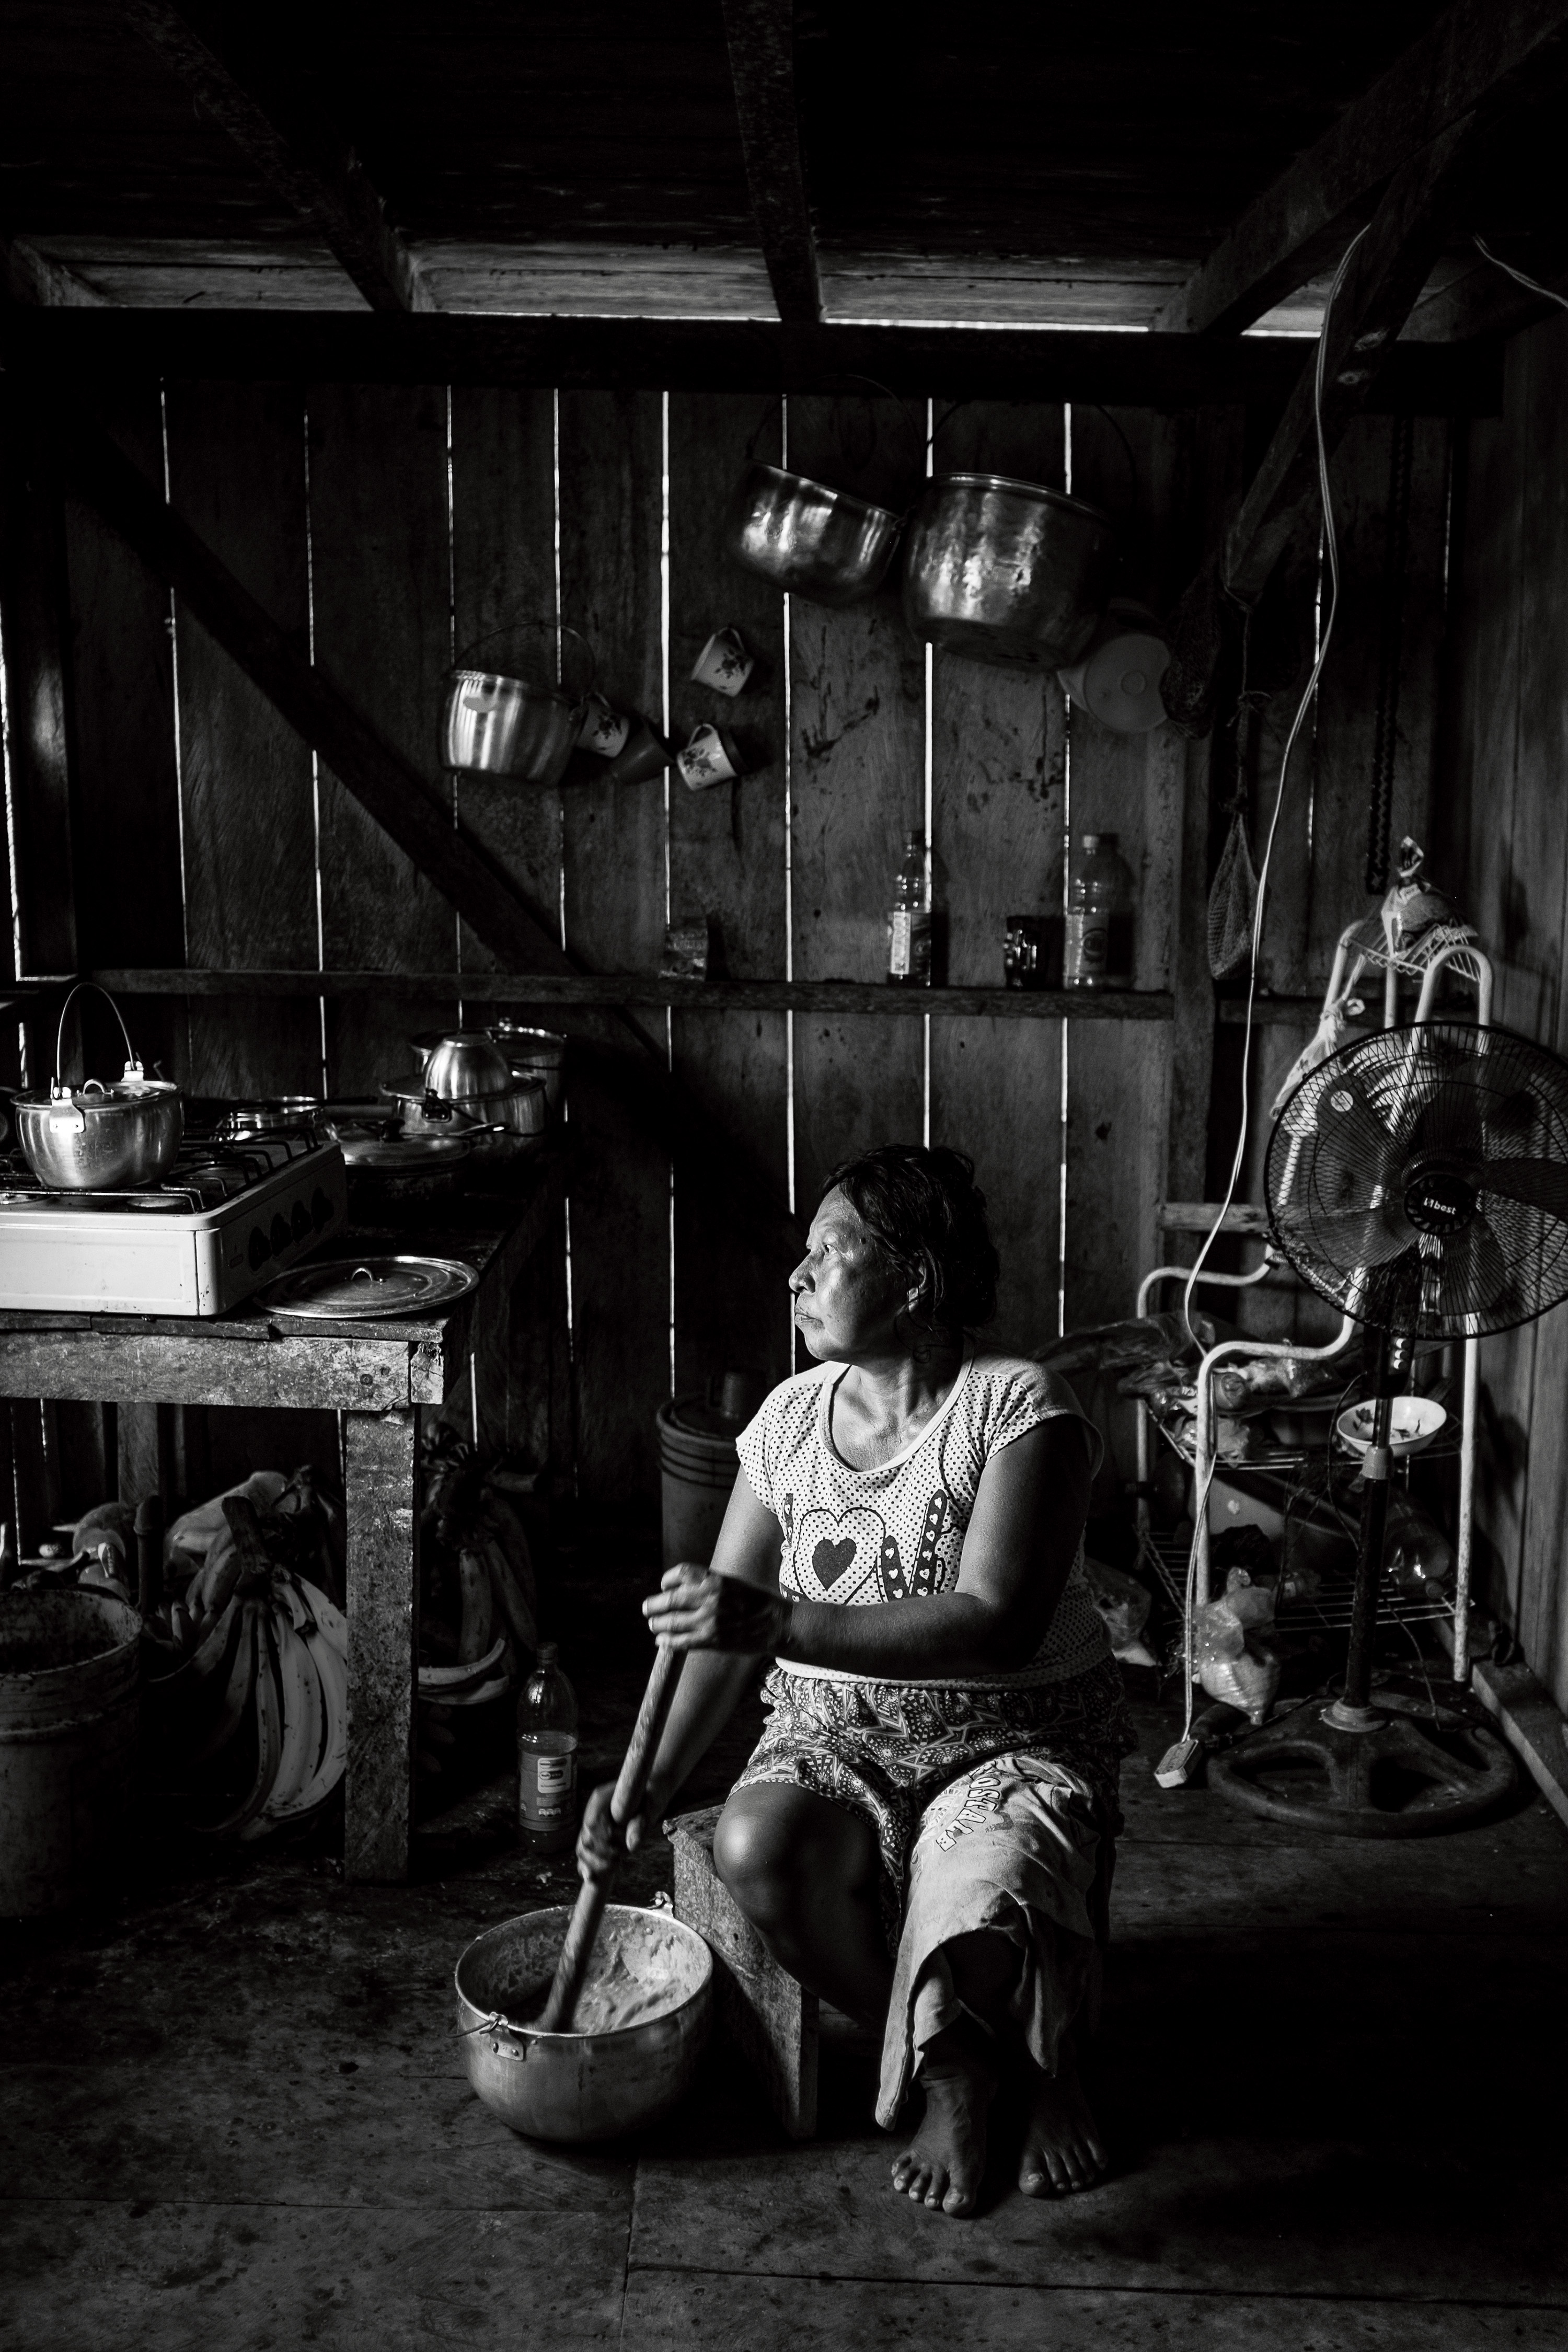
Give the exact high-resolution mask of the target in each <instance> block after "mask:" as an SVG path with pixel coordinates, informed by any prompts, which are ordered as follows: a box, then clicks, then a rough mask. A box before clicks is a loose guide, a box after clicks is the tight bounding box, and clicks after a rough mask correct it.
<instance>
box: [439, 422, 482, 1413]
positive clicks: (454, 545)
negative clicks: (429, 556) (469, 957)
mask: <svg viewBox="0 0 1568 2352" xmlns="http://www.w3.org/2000/svg"><path fill="white" fill-rule="evenodd" d="M446 391H447V662H448V663H449V665H450V666H451V667H452V668H453V669H456V668H457V667H458V506H457V489H456V483H455V479H454V475H453V466H452V387H451V385H450V384H447V387H446ZM447 790H448V792H449V793H451V796H452V830H453V832H454V833H456V832H457V830H458V825H459V824H460V822H461V816H460V810H459V803H458V792H459V785H458V772H457V770H456V769H455V768H454V769H453V771H452V773H451V776H450V778H449V780H448V782H447ZM452 957H453V965H452V968H453V970H454V971H456V972H457V973H458V1028H459V1029H465V1028H467V1026H468V1014H467V1011H466V1007H465V1000H464V997H463V991H462V979H461V975H462V970H463V919H462V917H461V915H459V914H458V910H457V908H453V909H452ZM474 1415H475V1419H474V1432H475V1438H476V1442H477V1439H478V1434H479V1407H478V1405H477V1404H476V1405H475V1407H474Z"/></svg>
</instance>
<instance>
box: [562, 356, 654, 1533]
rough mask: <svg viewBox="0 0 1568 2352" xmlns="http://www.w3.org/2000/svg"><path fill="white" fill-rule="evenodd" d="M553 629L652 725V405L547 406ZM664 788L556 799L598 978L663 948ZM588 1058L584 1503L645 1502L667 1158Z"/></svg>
mask: <svg viewBox="0 0 1568 2352" xmlns="http://www.w3.org/2000/svg"><path fill="white" fill-rule="evenodd" d="M560 417H561V435H560V452H561V457H560V465H561V475H560V479H561V526H560V528H561V602H562V616H563V619H564V620H565V621H567V622H568V623H570V625H572V626H573V627H574V628H577V629H580V630H582V631H583V632H584V635H585V636H586V637H587V638H588V640H589V642H590V644H591V645H592V646H594V647H595V652H596V654H597V657H598V665H599V677H600V681H601V684H602V687H603V689H604V692H605V695H606V697H607V698H608V699H609V700H610V702H611V703H612V704H613V705H614V706H615V707H616V709H622V710H626V711H637V712H638V713H640V714H642V715H643V716H645V717H647V718H649V719H651V721H652V723H653V725H654V727H655V728H656V729H657V728H658V727H660V726H662V724H663V718H664V711H663V700H664V680H663V661H662V646H661V635H662V632H661V625H660V610H661V594H660V573H659V561H660V547H659V541H660V522H661V513H662V507H663V495H662V478H663V470H664V447H663V442H664V431H663V403H662V400H661V399H660V398H659V397H658V395H655V394H605V393H574V394H563V395H562V398H561V409H560ZM665 790H666V786H665V782H664V780H663V779H662V778H661V777H658V776H655V777H653V778H651V779H649V780H648V781H647V782H643V783H634V784H618V783H613V782H605V781H604V780H603V779H602V778H585V779H584V781H582V782H574V783H573V784H572V785H571V787H570V788H569V789H568V791H567V793H566V795H565V800H564V803H563V838H562V861H563V901H564V908H565V924H566V940H567V945H568V948H569V950H571V952H572V953H573V955H574V957H576V958H577V959H579V960H580V961H583V962H584V963H586V964H589V965H592V966H597V967H598V968H599V969H600V970H605V969H608V970H611V971H614V970H615V969H616V968H617V967H620V968H622V969H625V970H630V971H639V970H640V971H654V970H656V969H657V968H658V959H659V954H660V950H661V949H662V945H663V940H664V927H665V922H666V919H667V916H666V904H665ZM609 1075H610V1074H607V1073H606V1072H605V1067H604V1065H603V1062H602V1061H589V1060H588V1059H587V1057H585V1056H580V1057H579V1059H578V1064H577V1068H576V1073H575V1075H574V1079H573V1084H572V1102H571V1130H572V1139H573V1142H574V1147H576V1149H575V1150H574V1165H573V1173H572V1179H571V1203H570V1206H571V1221H572V1223H571V1233H572V1288H573V1299H574V1332H575V1334H576V1339H577V1344H576V1346H575V1349H574V1362H575V1367H576V1376H577V1447H578V1470H579V1477H580V1482H581V1491H582V1492H583V1493H584V1495H585V1496H588V1497H589V1498H590V1499H591V1500H592V1501H594V1502H603V1503H615V1504H621V1503H626V1502H631V1501H651V1500H652V1498H653V1496H654V1495H655V1494H656V1493H657V1491H658V1487H657V1471H656V1456H655V1446H654V1415H655V1413H656V1412H657V1411H658V1405H659V1403H660V1402H661V1401H662V1399H663V1398H664V1397H665V1396H666V1395H667V1394H668V1386H669V1156H668V1150H666V1149H664V1148H662V1147H661V1145H660V1143H659V1142H658V1140H656V1139H654V1138H653V1137H651V1136H650V1135H649V1134H648V1133H647V1131H646V1129H642V1128H639V1126H638V1124H637V1121H636V1120H635V1119H634V1118H632V1117H631V1116H630V1115H629V1113H628V1111H627V1109H626V1104H625V1101H624V1099H623V1098H622V1097H621V1096H620V1094H619V1092H618V1090H616V1088H615V1087H613V1085H612V1084H610V1083H607V1082H606V1079H607V1077H608V1076H609Z"/></svg>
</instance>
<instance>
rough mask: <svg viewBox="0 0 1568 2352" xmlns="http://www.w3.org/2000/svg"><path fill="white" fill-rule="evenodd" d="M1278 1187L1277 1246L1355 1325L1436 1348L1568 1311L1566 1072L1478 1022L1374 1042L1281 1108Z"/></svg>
mask: <svg viewBox="0 0 1568 2352" xmlns="http://www.w3.org/2000/svg"><path fill="white" fill-rule="evenodd" d="M1264 1184H1265V1194H1266V1201H1267V1206H1268V1220H1269V1231H1270V1237H1271V1239H1272V1241H1273V1243H1274V1244H1275V1246H1276V1248H1277V1249H1278V1250H1279V1253H1280V1254H1281V1255H1282V1256H1283V1257H1285V1258H1286V1259H1287V1260H1288V1261H1289V1264H1290V1265H1292V1266H1293V1267H1294V1268H1295V1270H1296V1272H1297V1273H1298V1274H1299V1275H1300V1276H1301V1278H1302V1279H1303V1281H1305V1282H1307V1283H1309V1284H1310V1286H1311V1287H1312V1288H1313V1289H1314V1290H1316V1291H1317V1292H1318V1293H1319V1295H1320V1296H1321V1297H1324V1298H1326V1299H1328V1300H1329V1301H1330V1302H1331V1304H1332V1305H1333V1306H1335V1307H1338V1308H1339V1309H1340V1311H1341V1312H1342V1314H1346V1315H1350V1316H1352V1318H1354V1319H1355V1320H1357V1321H1358V1322H1362V1323H1365V1324H1370V1325H1373V1326H1377V1327H1380V1328H1384V1329H1385V1330H1388V1331H1390V1332H1392V1333H1394V1335H1395V1336H1397V1337H1401V1338H1406V1339H1426V1340H1447V1339H1467V1338H1472V1337H1480V1336H1484V1335H1486V1334H1489V1333H1491V1332H1496V1331H1505V1330H1509V1329H1511V1328H1514V1327H1515V1326H1517V1325H1519V1324H1521V1323H1528V1322H1531V1321H1533V1320H1534V1319H1535V1318H1536V1317H1537V1316H1539V1315H1542V1314H1543V1313H1545V1312H1546V1310H1547V1309H1548V1308H1549V1307H1554V1306H1556V1305H1557V1304H1558V1303H1559V1301H1560V1300H1562V1299H1563V1298H1564V1297H1568V1063H1564V1062H1563V1060H1562V1059H1561V1058H1560V1056H1558V1055H1555V1054H1553V1053H1552V1052H1550V1051H1549V1050H1548V1049H1547V1048H1546V1047H1544V1046H1542V1045H1537V1044H1535V1043H1534V1042H1533V1041H1532V1040H1531V1039H1530V1038H1527V1037H1521V1036H1520V1035H1518V1034H1516V1033H1515V1032H1514V1031H1512V1030H1509V1029H1500V1028H1493V1027H1488V1028H1479V1027H1478V1026H1476V1025H1475V1024H1471V1023H1468V1022H1460V1021H1456V1020H1452V1019H1444V1020H1437V1021H1426V1022H1421V1023H1415V1024H1407V1025H1405V1026H1403V1027H1400V1028H1394V1029H1380V1030H1374V1031H1373V1032H1371V1033H1370V1034H1367V1035H1365V1036H1363V1037H1359V1038H1356V1039H1355V1040H1354V1041H1353V1042H1352V1044H1350V1045H1346V1046H1342V1048H1341V1049H1340V1051H1339V1052H1338V1053H1336V1054H1332V1055H1330V1056H1329V1057H1328V1058H1327V1059H1326V1060H1324V1061H1322V1062H1321V1063H1319V1064H1318V1065H1317V1066H1316V1067H1315V1068H1314V1069H1311V1070H1310V1071H1309V1072H1308V1073H1307V1074H1306V1076H1304V1077H1303V1078H1302V1080H1301V1082H1300V1085H1299V1086H1298V1087H1296V1089H1295V1091H1294V1092H1293V1093H1292V1094H1291V1095H1289V1097H1287V1099H1286V1101H1285V1102H1284V1103H1283V1104H1282V1105H1281V1107H1280V1110H1279V1117H1278V1118H1277V1120H1276V1122H1275V1125H1274V1129H1273V1131H1272V1133H1271V1134H1270V1137H1269V1140H1268V1154H1267V1158H1266V1162H1265V1170H1264ZM1466 1202H1470V1203H1471V1205H1470V1207H1469V1208H1468V1210H1467V1209H1466V1207H1465V1203H1466ZM1413 1203H1414V1204H1415V1206H1414V1209H1413V1205H1412V1204H1413ZM1450 1208H1451V1209H1452V1210H1453V1213H1454V1217H1455V1223H1454V1225H1453V1229H1452V1230H1451V1231H1443V1230H1441V1229H1440V1227H1441V1223H1442V1216H1441V1213H1442V1212H1444V1211H1446V1210H1447V1209H1450ZM1415 1219H1419V1220H1420V1222H1419V1223H1418V1222H1415ZM1434 1219H1435V1220H1436V1222H1434Z"/></svg>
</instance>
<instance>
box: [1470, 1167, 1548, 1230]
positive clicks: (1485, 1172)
mask: <svg viewBox="0 0 1568 2352" xmlns="http://www.w3.org/2000/svg"><path fill="white" fill-rule="evenodd" d="M1479 1172H1480V1182H1481V1187H1482V1190H1483V1191H1485V1192H1496V1193H1498V1194H1500V1197H1501V1198H1502V1199H1503V1200H1505V1201H1521V1202H1523V1203H1524V1206H1525V1207H1526V1208H1527V1209H1542V1210H1544V1212H1545V1213H1546V1214H1547V1215H1548V1216H1549V1217H1560V1218H1561V1219H1562V1220H1563V1223H1564V1224H1568V1168H1564V1167H1562V1166H1561V1165H1560V1164H1559V1163H1558V1161H1556V1160H1484V1161H1483V1162H1482V1165H1481V1169H1480V1171H1479Z"/></svg>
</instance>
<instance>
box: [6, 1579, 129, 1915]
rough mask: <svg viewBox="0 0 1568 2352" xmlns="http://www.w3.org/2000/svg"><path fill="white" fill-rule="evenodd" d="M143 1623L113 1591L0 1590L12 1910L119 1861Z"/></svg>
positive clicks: (77, 1888)
mask: <svg viewBox="0 0 1568 2352" xmlns="http://www.w3.org/2000/svg"><path fill="white" fill-rule="evenodd" d="M141 1638H142V1620H141V1618H140V1617H139V1616H138V1615H137V1613H136V1612H135V1610H134V1609H132V1608H131V1607H129V1606H128V1605H127V1603H126V1602H125V1601H116V1600H115V1599H114V1598H113V1596H112V1595H111V1594H110V1593H107V1592H87V1591H72V1590H70V1589H69V1588H68V1589H67V1590H65V1591H58V1592H34V1591H25V1590H20V1589H18V1588H16V1587H13V1589H12V1590H11V1591H9V1592H5V1593H3V1594H0V1918H7V1919H16V1918H32V1917H36V1916H37V1914H38V1913H40V1912H44V1911H54V1910H58V1908H59V1907H60V1906H62V1905H64V1904H67V1903H71V1902H75V1901H76V1900H77V1899H78V1898H79V1896H81V1895H85V1894H87V1893H89V1891H90V1889H91V1888H92V1887H93V1886H94V1885H97V1884H100V1882H101V1881H102V1880H103V1879H104V1878H105V1877H106V1876H107V1875H108V1874H109V1871H110V1866H111V1864H113V1862H114V1860H115V1859H116V1853H117V1849H118V1846H119V1843H120V1835H121V1828H122V1826H123V1823H124V1819H125V1812H126V1807H127V1803H128V1801H129V1798H130V1790H131V1772H132V1763H133V1761H134V1758H135V1752H136V1728H137V1713H138V1709H137V1692H138V1684H139V1680H140V1675H141V1658H140V1644H141Z"/></svg>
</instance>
